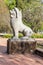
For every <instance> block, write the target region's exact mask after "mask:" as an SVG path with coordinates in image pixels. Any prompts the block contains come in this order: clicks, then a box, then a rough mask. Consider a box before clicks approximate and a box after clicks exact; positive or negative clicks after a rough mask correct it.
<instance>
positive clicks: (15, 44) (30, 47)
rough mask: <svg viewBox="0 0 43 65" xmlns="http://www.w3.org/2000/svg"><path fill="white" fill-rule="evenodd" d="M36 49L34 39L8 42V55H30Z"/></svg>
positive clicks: (9, 40) (10, 40)
mask: <svg viewBox="0 0 43 65" xmlns="http://www.w3.org/2000/svg"><path fill="white" fill-rule="evenodd" d="M35 49H36V41H35V40H34V39H27V40H26V39H23V40H22V39H18V40H14V39H8V40H7V53H8V54H13V53H28V52H34V51H35Z"/></svg>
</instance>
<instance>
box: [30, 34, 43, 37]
mask: <svg viewBox="0 0 43 65" xmlns="http://www.w3.org/2000/svg"><path fill="white" fill-rule="evenodd" d="M31 37H32V38H43V34H39V33H35V34H33V35H32V36H31Z"/></svg>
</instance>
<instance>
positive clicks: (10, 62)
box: [0, 38, 43, 65]
mask: <svg viewBox="0 0 43 65" xmlns="http://www.w3.org/2000/svg"><path fill="white" fill-rule="evenodd" d="M6 50H7V38H0V65H43V58H42V57H40V56H37V55H32V54H24V55H23V54H14V55H11V54H9V55H8V54H7V53H6Z"/></svg>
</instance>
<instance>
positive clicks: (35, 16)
mask: <svg viewBox="0 0 43 65" xmlns="http://www.w3.org/2000/svg"><path fill="white" fill-rule="evenodd" d="M1 1H2V2H4V1H5V3H6V5H7V6H8V8H9V9H13V8H14V7H15V6H16V7H18V8H19V9H21V10H22V13H23V23H24V24H25V25H27V26H29V27H31V28H32V29H33V31H35V32H37V31H41V30H43V5H41V3H40V0H1ZM1 1H0V3H1V5H3V6H4V4H3V3H2V2H1ZM3 6H0V8H1V7H3ZM1 9H2V8H1ZM4 10H5V7H4V9H3V10H1V11H0V12H1V15H0V21H1V22H2V21H3V22H4V21H5V20H4V19H6V21H7V20H8V18H9V17H8V16H5V15H7V14H3V13H5V11H4ZM2 11H4V12H3V13H2ZM1 16H3V17H1ZM4 16H5V17H4ZM6 17H8V18H6ZM1 18H2V19H1ZM33 24H34V25H33ZM6 27H7V26H6ZM6 27H4V25H1V26H0V31H5V30H6V29H7V28H6ZM4 28H6V29H4ZM1 29H2V30H1ZM7 30H8V29H7Z"/></svg>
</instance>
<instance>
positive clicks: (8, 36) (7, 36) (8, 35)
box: [2, 34, 13, 38]
mask: <svg viewBox="0 0 43 65" xmlns="http://www.w3.org/2000/svg"><path fill="white" fill-rule="evenodd" d="M2 37H4V38H12V37H13V35H12V34H6V35H3V36H2Z"/></svg>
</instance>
